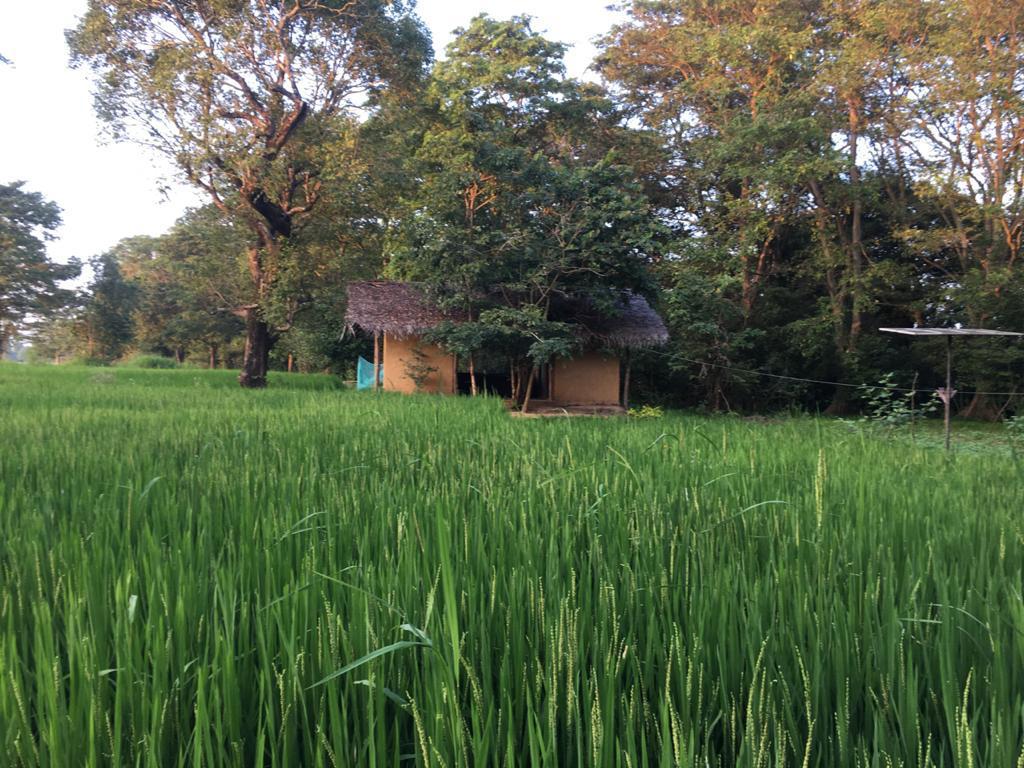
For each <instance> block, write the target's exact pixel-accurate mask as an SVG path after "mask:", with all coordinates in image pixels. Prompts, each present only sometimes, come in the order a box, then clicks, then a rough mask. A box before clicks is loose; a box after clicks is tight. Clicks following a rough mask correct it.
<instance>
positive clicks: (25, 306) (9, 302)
mask: <svg viewBox="0 0 1024 768" xmlns="http://www.w3.org/2000/svg"><path fill="white" fill-rule="evenodd" d="M24 186H25V182H23V181H16V182H13V183H11V184H0V357H3V355H4V353H5V352H6V351H7V345H8V343H9V342H10V340H11V339H12V338H13V337H14V334H15V332H16V331H18V330H19V329H22V330H23V329H24V326H25V323H26V320H27V319H28V318H29V317H30V316H33V315H35V316H36V317H39V316H47V315H52V314H54V313H55V312H57V311H59V310H60V309H61V308H62V307H63V306H65V305H66V304H68V303H69V302H70V301H71V296H72V295H71V292H70V291H68V290H66V289H64V288H61V286H60V283H61V281H63V280H70V279H72V278H74V277H76V276H77V275H78V272H79V264H78V262H76V261H73V262H70V263H68V264H57V263H55V262H52V261H50V260H49V259H48V258H47V257H46V242H47V241H48V240H50V239H52V238H53V237H54V231H55V230H56V229H57V227H59V226H60V223H61V217H60V214H61V211H60V208H59V207H58V206H57V204H56V203H53V202H50V201H48V200H46V199H45V198H44V197H43V196H42V195H41V194H39V193H38V192H28V191H26V190H25V189H24Z"/></svg>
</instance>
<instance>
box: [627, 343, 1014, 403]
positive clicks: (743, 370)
mask: <svg viewBox="0 0 1024 768" xmlns="http://www.w3.org/2000/svg"><path fill="white" fill-rule="evenodd" d="M647 352H649V353H654V354H659V355H663V356H664V357H668V358H671V359H672V360H681V361H683V362H684V363H691V364H693V365H699V366H707V367H708V368H720V369H722V370H726V371H733V372H734V373H747V374H750V375H752V376H765V377H767V378H769V379H782V380H785V381H800V382H803V383H805V384H825V385H828V386H832V387H848V388H850V389H862V388H870V389H887V390H890V391H892V392H922V391H925V390H921V389H914V388H911V387H893V386H886V385H883V384H851V383H849V382H845V381H826V380H824V379H807V378H804V377H801V376H786V375H785V374H781V373H769V372H768V371H755V370H751V369H750V368H737V367H736V366H734V365H722V364H721V363H712V362H708V361H706V360H694V359H692V358H689V357H683V356H682V355H677V354H675V353H673V352H662V351H661V350H657V349H648V350H647ZM957 394H958V395H961V396H963V397H968V396H970V397H975V396H976V395H983V396H987V397H1014V396H1020V395H1021V394H1022V393H1021V392H1019V391H1017V390H1014V391H1013V392H978V391H975V392H957Z"/></svg>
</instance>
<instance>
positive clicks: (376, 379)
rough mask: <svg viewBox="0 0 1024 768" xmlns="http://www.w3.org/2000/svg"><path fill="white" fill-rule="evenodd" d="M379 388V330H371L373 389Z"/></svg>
mask: <svg viewBox="0 0 1024 768" xmlns="http://www.w3.org/2000/svg"><path fill="white" fill-rule="evenodd" d="M378 389H380V331H374V332H373V390H374V391H375V392H376V391H377V390H378Z"/></svg>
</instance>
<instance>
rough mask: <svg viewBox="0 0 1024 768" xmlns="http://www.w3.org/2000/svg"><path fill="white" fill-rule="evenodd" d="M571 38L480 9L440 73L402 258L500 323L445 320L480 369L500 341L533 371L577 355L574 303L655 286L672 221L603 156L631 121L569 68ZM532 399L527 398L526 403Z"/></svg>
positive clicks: (439, 296) (450, 336)
mask: <svg viewBox="0 0 1024 768" xmlns="http://www.w3.org/2000/svg"><path fill="white" fill-rule="evenodd" d="M564 50H565V49H564V46H562V45H561V44H558V43H553V42H551V41H548V40H545V39H544V38H543V37H542V36H540V35H538V34H536V33H534V32H533V31H532V30H531V29H530V25H529V21H528V20H527V19H525V18H521V17H517V18H513V19H511V20H509V21H496V20H494V19H491V18H489V17H487V16H479V17H477V18H475V19H473V21H472V22H471V24H470V25H469V27H467V28H466V29H463V30H460V31H459V32H458V35H457V37H456V39H455V40H454V41H453V42H452V44H451V45H450V46H449V48H448V52H447V57H446V59H445V60H444V61H443V62H441V63H439V64H438V65H437V66H436V68H435V71H434V73H433V78H432V81H431V86H430V90H429V97H430V99H431V108H430V110H429V115H428V118H427V127H426V129H425V131H424V133H423V139H422V144H421V146H420V148H419V150H418V153H417V161H418V165H417V169H416V172H417V177H418V178H420V179H422V184H421V185H420V187H419V189H418V190H417V191H416V193H415V194H414V195H413V196H412V197H411V199H410V200H409V206H408V211H407V214H406V216H405V218H404V221H403V227H402V232H401V240H400V242H399V244H398V247H397V248H396V252H395V254H394V260H393V261H392V263H391V265H390V268H391V270H392V271H393V272H395V273H397V274H399V275H401V276H403V277H406V278H409V279H414V280H419V281H421V282H424V283H425V284H426V285H427V286H428V288H429V290H430V291H431V293H432V295H433V297H434V299H435V300H436V301H437V302H438V303H439V304H441V305H442V306H444V307H445V308H447V309H449V310H452V311H454V312H456V313H457V314H460V315H462V316H464V317H466V318H467V319H468V320H469V321H471V322H472V323H476V324H482V325H484V326H488V327H487V328H486V329H475V330H472V331H467V330H466V329H464V328H462V329H459V328H458V326H452V327H447V326H445V327H443V328H442V329H440V335H442V336H444V337H445V338H442V339H441V341H442V343H443V344H444V345H445V346H447V347H448V348H449V349H452V350H453V351H455V352H457V353H458V354H460V355H461V356H464V357H466V358H468V360H469V363H470V367H471V369H472V366H473V356H474V354H475V353H476V352H478V351H479V350H480V349H481V348H484V347H487V348H491V349H493V348H494V347H495V346H496V345H497V346H500V347H501V348H502V349H504V350H505V351H506V352H508V353H509V354H510V356H511V357H513V358H514V359H515V360H517V361H518V363H519V364H520V365H521V366H523V367H525V369H526V370H528V371H529V372H528V373H524V374H523V375H522V376H521V377H517V378H521V379H522V383H523V386H522V387H521V388H519V392H518V394H520V395H521V396H522V397H523V399H524V401H527V400H528V397H529V392H530V383H531V381H532V380H533V377H534V376H535V374H536V371H537V369H538V367H539V366H540V365H542V364H543V363H545V362H547V361H548V360H549V359H550V358H551V357H552V356H554V355H566V354H570V353H571V352H573V351H574V350H575V349H576V348H577V347H578V345H579V344H580V343H581V338H582V333H581V331H582V329H581V327H580V325H579V323H578V322H577V318H573V317H572V316H571V314H567V313H566V312H564V311H563V312H560V309H561V310H564V309H565V307H567V306H569V305H573V304H576V305H579V304H582V303H585V304H587V305H588V306H591V307H593V308H595V309H598V310H606V311H609V312H614V311H615V306H616V305H617V301H618V300H620V299H621V297H622V295H623V292H624V291H627V290H646V289H647V288H648V287H649V286H648V282H647V263H648V261H649V257H650V252H651V246H652V241H653V240H654V238H655V236H656V234H657V233H658V231H659V226H658V224H657V222H656V221H655V220H654V218H653V216H652V215H651V211H650V206H649V204H648V201H647V200H646V198H645V196H644V194H643V191H642V190H641V189H640V187H639V185H637V184H636V183H635V182H634V181H633V180H632V176H633V172H632V170H631V169H630V168H628V167H627V166H624V165H623V164H622V163H620V162H618V160H617V158H616V157H615V155H614V154H613V153H607V152H602V151H600V149H601V148H602V144H603V141H604V140H606V137H607V133H608V131H607V130H606V129H608V128H609V126H613V125H614V124H615V123H616V121H617V116H614V115H612V114H611V113H612V109H611V105H610V103H609V102H608V100H607V99H606V98H604V97H603V94H601V93H600V92H599V91H598V90H596V89H595V88H594V87H592V86H585V85H583V84H581V83H578V82H575V81H573V80H570V79H568V78H566V77H565V72H564V66H563V64H562V56H563V54H564ZM524 405H525V402H524Z"/></svg>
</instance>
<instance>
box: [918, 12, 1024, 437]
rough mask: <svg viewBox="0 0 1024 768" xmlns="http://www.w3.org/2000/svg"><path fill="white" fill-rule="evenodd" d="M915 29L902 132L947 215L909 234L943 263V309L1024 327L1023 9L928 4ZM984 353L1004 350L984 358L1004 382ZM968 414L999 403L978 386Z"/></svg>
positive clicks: (938, 310) (939, 305)
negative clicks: (1023, 304) (910, 85)
mask: <svg viewBox="0 0 1024 768" xmlns="http://www.w3.org/2000/svg"><path fill="white" fill-rule="evenodd" d="M914 30H915V32H916V35H915V36H914V37H912V38H910V39H908V40H907V41H906V42H905V43H904V45H903V46H902V54H903V57H904V59H905V61H906V69H907V72H908V75H909V77H910V78H911V81H912V82H913V83H914V86H915V87H914V88H913V89H908V90H907V91H906V92H905V94H904V95H903V98H902V99H901V101H900V102H899V105H898V106H899V109H900V115H901V117H902V120H903V125H904V126H905V130H904V131H903V132H902V133H901V135H900V140H901V146H902V150H903V152H904V153H905V154H906V155H907V156H908V157H909V163H910V164H911V166H912V167H913V168H914V170H915V172H916V175H917V177H918V179H919V180H920V188H921V195H922V197H923V198H925V201H926V202H927V203H929V204H931V205H932V206H933V207H934V210H936V211H937V212H938V215H939V217H940V220H939V222H937V226H935V227H933V228H931V229H928V230H925V229H922V228H920V227H908V229H907V231H906V236H907V238H908V241H909V242H910V243H911V244H913V245H914V246H915V247H916V249H917V251H918V253H919V255H920V256H921V257H922V258H924V259H927V261H928V262H929V264H930V266H933V267H935V268H937V270H938V272H939V279H938V280H937V281H936V284H937V286H938V287H939V290H937V291H936V296H935V297H934V309H933V314H934V315H936V316H937V317H939V318H941V320H942V321H943V322H947V323H952V322H954V321H963V322H965V323H967V324H969V325H974V326H981V327H989V326H993V325H995V326H1002V327H1007V326H1009V327H1016V325H1017V324H1020V323H1024V310H1022V309H1021V303H1020V296H1021V292H1020V288H1019V286H1020V285H1021V284H1022V283H1024V7H1022V6H1021V5H1020V3H1015V2H1000V1H999V0H947V1H946V2H943V3H937V4H925V6H924V9H923V11H922V13H921V14H920V18H919V19H918V20H917V24H916V25H915V27H914ZM945 254H948V256H949V258H946V257H945ZM985 357H989V358H990V359H995V358H991V356H990V355H989V356H982V359H979V360H977V361H976V363H977V365H976V366H975V370H977V371H978V372H979V376H978V379H979V383H981V384H982V386H980V387H978V388H979V389H982V390H984V389H988V388H989V386H986V385H990V384H995V385H996V387H998V388H1002V386H1005V383H1006V382H1005V381H1004V382H1003V384H1002V385H1000V383H999V382H998V381H997V378H998V377H999V372H998V369H997V368H995V367H994V366H992V365H990V364H986V361H985ZM999 357H1000V358H1004V355H1000V356H999ZM1015 361H1016V362H1017V363H1018V364H1019V363H1020V362H1021V355H1020V354H1019V353H1018V354H1017V355H1016V356H1015ZM1011 362H1013V360H1006V359H1000V361H999V364H998V365H999V367H1000V368H1004V366H1005V365H1007V364H1009V363H1011ZM1004 370H1005V368H1004ZM965 413H966V414H967V415H972V416H979V417H994V416H995V415H996V413H997V406H996V404H994V403H993V402H991V401H990V400H989V399H987V398H986V397H985V396H983V395H979V396H976V397H975V398H974V399H973V400H972V402H971V403H970V405H969V406H968V407H967V409H966V411H965Z"/></svg>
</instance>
